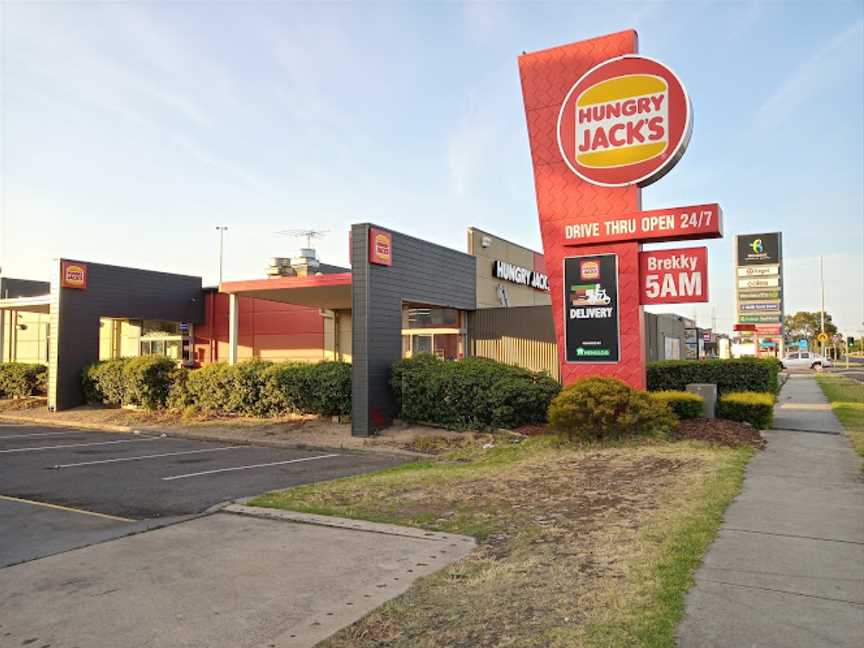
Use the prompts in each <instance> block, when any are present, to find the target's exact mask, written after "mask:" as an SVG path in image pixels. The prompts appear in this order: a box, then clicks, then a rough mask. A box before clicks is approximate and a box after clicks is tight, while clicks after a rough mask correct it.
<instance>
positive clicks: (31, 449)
mask: <svg viewBox="0 0 864 648" xmlns="http://www.w3.org/2000/svg"><path fill="white" fill-rule="evenodd" d="M161 440H163V439H160V437H146V438H144V439H123V440H122V441H98V442H96V443H67V444H65V445H56V446H31V447H29V448H9V449H8V450H0V454H5V453H7V452H36V451H37V450H59V449H61V448H84V447H86V446H99V445H113V444H115V443H138V442H141V441H161Z"/></svg>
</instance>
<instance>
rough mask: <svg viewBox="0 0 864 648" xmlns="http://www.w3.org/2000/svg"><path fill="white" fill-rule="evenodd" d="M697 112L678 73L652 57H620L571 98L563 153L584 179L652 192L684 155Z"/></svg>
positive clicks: (587, 77)
mask: <svg viewBox="0 0 864 648" xmlns="http://www.w3.org/2000/svg"><path fill="white" fill-rule="evenodd" d="M690 113H691V109H690V100H689V98H688V97H687V91H686V90H685V89H684V86H683V85H682V84H681V82H680V81H679V79H678V77H677V76H676V75H675V73H674V72H672V70H670V69H669V68H667V67H666V66H665V65H663V64H662V63H660V62H659V61H655V60H654V59H650V58H646V57H644V56H638V55H630V54H628V55H625V56H619V57H616V58H612V59H609V60H607V61H604V62H603V63H601V64H599V65H597V66H595V67H593V68H591V69H590V70H588V72H586V73H585V74H584V75H583V76H582V78H580V79H579V80H578V81H577V82H576V83H575V84H574V85H573V87H572V88H571V89H570V92H568V93H567V96H566V97H565V99H564V103H563V104H562V105H561V110H560V112H559V115H558V148H559V149H560V151H561V155H562V156H563V157H564V161H565V162H566V163H567V166H568V167H570V169H571V170H572V171H573V173H575V174H576V175H578V176H579V177H580V178H582V179H583V180H586V181H588V182H591V183H593V184H597V185H602V186H605V187H623V186H627V185H633V184H635V185H639V186H640V187H644V186H646V185H649V184H651V183H652V182H654V181H655V180H658V179H660V178H661V177H663V176H664V175H665V174H666V173H668V172H669V170H670V169H671V168H672V167H673V166H675V164H676V163H677V162H678V160H679V159H680V158H681V156H682V155H683V154H684V151H685V150H686V148H687V144H688V142H689V140H690V132H691V128H692V119H691V115H690Z"/></svg>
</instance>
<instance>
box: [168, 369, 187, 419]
mask: <svg viewBox="0 0 864 648" xmlns="http://www.w3.org/2000/svg"><path fill="white" fill-rule="evenodd" d="M188 381H189V370H188V369H184V368H183V367H175V368H174V372H173V373H172V374H171V386H170V388H169V389H168V400H167V401H166V402H165V407H167V408H168V409H173V410H186V409H188V408H189V407H191V406H192V398H191V397H190V396H189V385H188Z"/></svg>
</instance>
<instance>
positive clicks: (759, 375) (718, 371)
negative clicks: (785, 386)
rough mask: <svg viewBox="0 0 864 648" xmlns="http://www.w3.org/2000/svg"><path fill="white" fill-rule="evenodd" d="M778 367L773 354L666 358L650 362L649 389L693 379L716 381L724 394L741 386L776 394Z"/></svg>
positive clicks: (669, 387) (679, 387)
mask: <svg viewBox="0 0 864 648" xmlns="http://www.w3.org/2000/svg"><path fill="white" fill-rule="evenodd" d="M779 367H780V364H779V363H778V362H777V361H776V360H774V359H773V358H740V359H736V360H664V361H662V362H653V363H651V364H649V365H648V390H649V391H667V390H679V391H680V390H683V389H684V388H685V387H686V386H687V385H689V384H690V383H714V384H715V385H717V392H718V393H719V394H721V395H722V394H725V393H728V392H733V391H742V390H746V391H758V392H771V393H772V394H776V393H777V391H778V389H779V382H778V379H777V374H778V372H779Z"/></svg>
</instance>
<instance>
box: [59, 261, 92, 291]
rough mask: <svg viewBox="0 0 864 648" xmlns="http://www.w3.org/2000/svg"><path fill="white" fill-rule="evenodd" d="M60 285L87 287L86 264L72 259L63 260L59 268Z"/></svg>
mask: <svg viewBox="0 0 864 648" xmlns="http://www.w3.org/2000/svg"><path fill="white" fill-rule="evenodd" d="M60 286H61V287H62V288H76V289H78V290H84V289H86V288H87V264H86V263H76V262H74V261H63V263H62V264H61V268H60Z"/></svg>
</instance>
